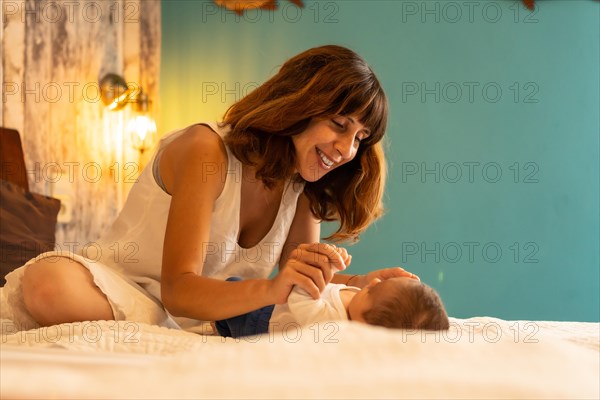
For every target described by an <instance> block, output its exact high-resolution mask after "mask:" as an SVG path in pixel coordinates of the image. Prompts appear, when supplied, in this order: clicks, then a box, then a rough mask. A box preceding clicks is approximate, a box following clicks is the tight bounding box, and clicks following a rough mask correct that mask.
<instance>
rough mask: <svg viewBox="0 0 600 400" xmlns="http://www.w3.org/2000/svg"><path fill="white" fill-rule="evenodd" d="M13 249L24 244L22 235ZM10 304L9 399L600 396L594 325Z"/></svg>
mask: <svg viewBox="0 0 600 400" xmlns="http://www.w3.org/2000/svg"><path fill="white" fill-rule="evenodd" d="M3 132H4V131H3ZM14 134H15V133H14V132H13V133H11V134H10V135H11V137H12V139H11V140H12V141H13V142H14V140H15V139H14ZM2 137H4V138H6V136H5V135H4V133H2ZM17 139H18V134H17ZM3 143H4V139H3ZM13 144H14V143H13ZM10 148H11V149H13V150H10V151H8V150H7V149H8V147H7V146H6V145H5V144H3V145H2V149H1V150H2V157H3V160H2V161H3V162H2V164H3V168H4V166H5V165H13V166H14V165H15V164H11V162H12V161H11V162H9V161H8V160H9V158H10V157H12V154H16V153H18V154H17V158H19V157H20V160H21V161H19V163H20V162H22V151H21V149H20V142H19V143H18V144H17V145H16V146H12V147H10ZM15 149H16V150H15ZM19 152H20V153H19ZM9 153H10V154H9ZM19 170H20V169H19V168H12V169H11V171H12V172H11V174H12V175H11V174H8V173H7V170H6V169H5V170H3V171H2V179H3V180H4V179H6V180H11V181H12V183H11V184H16V185H17V186H19V182H18V180H19V179H20V180H21V181H22V175H20V174H19V173H18V171H19ZM14 171H17V173H14ZM23 173H24V168H23ZM13 175H14V176H13ZM9 178H10V179H9ZM13 178H18V179H13ZM25 178H26V177H25ZM20 184H21V185H22V184H25V185H26V184H27V181H26V179H25V181H24V182H21V183H20ZM3 185H4V184H3ZM1 188H2V189H3V196H4V194H5V193H4V191H5V189H6V188H5V186H2V187H1ZM10 190H11V192H10V193H16V194H17V195H19V196H21V197H23V198H24V199H26V200H27V201H25V202H24V203H19V204H24V205H23V207H34V208H36V210H35V212H37V213H38V214H35V215H38V217H40V218H41V217H44V218H45V219H44V221H45V223H46V224H48V225H49V226H50V228H52V224H53V223H56V213H57V212H58V208H57V207H60V204H59V203H57V202H56V200H55V199H51V198H45V197H44V196H41V195H35V196H34V195H33V194H31V193H29V192H28V189H27V188H26V187H22V186H21V189H14V188H12V187H11V189H10ZM3 199H5V198H4V197H3ZM32 199H35V201H34V200H32ZM23 201H24V200H23ZM5 203H6V202H3V204H2V205H1V206H2V213H3V214H2V218H3V221H6V218H12V221H13V222H14V221H18V220H19V218H21V217H18V215H19V212H20V210H19V209H17V210H16V211H15V209H14V208H13V209H12V210H9V211H10V212H9V211H7V210H5V207H6V204H5ZM19 207H20V206H19ZM17 208H18V207H17ZM27 215H33V214H32V212H31V211H28V212H27ZM23 218H25V217H23ZM13 225H14V223H11V227H14V226H13ZM39 226H40V225H39V222H38V224H37V225H36V227H37V228H39ZM6 227H7V224H6V222H4V225H3V227H2V229H3V232H2V240H3V242H2V246H1V250H2V251H3V255H2V261H3V262H5V261H7V259H8V255H14V254H16V255H18V256H19V257H21V258H22V257H23V255H24V254H25V253H23V251H25V250H19V251H18V252H16V251H15V250H14V248H13V247H10V246H9V244H7V243H6V242H4V240H7V239H6V235H5V234H6V232H5V231H6V230H7V229H6ZM30 231H31V227H27V229H25V230H21V231H18V233H19V234H21V235H25V236H27V235H31V234H32V233H31V232H30ZM15 232H16V231H15V230H14V229H13V230H10V232H9V233H10V234H11V235H12V234H15ZM48 232H51V229H50V230H48V231H47V232H46V237H38V238H35V240H36V241H37V242H35V243H34V245H35V246H34V247H31V243H29V244H27V243H25V244H27V246H29V247H27V246H25V247H27V249H28V250H27V249H26V250H27V251H39V252H41V251H42V250H43V249H42V248H43V247H44V246H46V247H47V246H51V245H52V244H53V240H54V238H53V237H52V235H51V234H48ZM33 233H37V232H33ZM11 240H13V239H11ZM13 242H14V243H17V244H23V243H24V242H23V237H21V239H19V240H17V241H15V240H13ZM7 246H8V247H7ZM11 246H12V245H11ZM7 248H8V249H9V250H10V251H7V250H6V249H7ZM29 255H30V253H27V256H29ZM12 262H15V263H17V264H18V263H19V262H21V260H20V259H17V260H13V261H12ZM9 267H10V265H8V264H7V266H6V268H9ZM5 300H6V299H4V298H3V291H2V289H0V350H1V351H0V398H2V399H5V398H78V399H82V398H277V399H281V398H296V399H297V398H340V399H341V398H343V399H353V398H369V399H375V398H376V399H383V398H394V399H397V398H444V399H448V398H460V399H465V398H477V399H481V398H494V399H498V398H527V399H533V398H552V399H556V398H577V399H598V398H600V378H599V376H600V365H599V364H600V324H599V323H596V322H593V323H592V322H552V321H506V320H501V319H497V318H492V317H477V318H469V319H460V318H451V324H450V330H449V331H447V332H437V333H432V332H425V331H409V330H388V329H383V328H378V327H373V326H368V325H365V324H361V323H357V322H350V321H347V322H330V323H324V324H314V325H312V326H308V327H305V328H303V329H299V328H297V327H296V326H294V327H292V329H288V330H285V331H283V332H280V333H272V334H265V335H260V336H251V337H246V338H241V339H232V338H227V339H225V338H221V337H218V336H214V335H210V334H209V332H205V333H206V334H203V333H202V332H200V333H192V332H186V331H182V330H177V329H169V328H165V327H158V326H152V325H147V324H142V323H136V322H128V321H119V322H117V321H87V322H77V323H71V324H61V325H55V326H50V327H44V328H38V329H32V330H20V328H19V327H18V326H17V325H16V324H15V323H14V322H13V321H11V320H10V319H6V318H5V317H6V315H7V314H6V313H4V314H3V313H2V309H3V308H2V306H3V304H5V303H4V302H5Z"/></svg>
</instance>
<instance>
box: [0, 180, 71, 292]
mask: <svg viewBox="0 0 600 400" xmlns="http://www.w3.org/2000/svg"><path fill="white" fill-rule="evenodd" d="M59 210H60V200H58V199H54V198H52V197H47V196H43V195H40V194H36V193H31V192H28V191H25V190H24V189H23V188H21V187H19V186H17V185H15V184H13V183H11V182H7V181H3V180H0V285H4V283H5V280H4V277H5V276H6V274H7V273H9V272H10V271H12V270H13V269H15V268H17V267H20V266H21V265H23V264H25V263H26V262H27V261H28V260H30V259H31V258H33V257H35V256H37V255H38V254H41V253H43V252H45V251H49V250H52V249H54V243H55V229H56V216H57V215H58V211H59Z"/></svg>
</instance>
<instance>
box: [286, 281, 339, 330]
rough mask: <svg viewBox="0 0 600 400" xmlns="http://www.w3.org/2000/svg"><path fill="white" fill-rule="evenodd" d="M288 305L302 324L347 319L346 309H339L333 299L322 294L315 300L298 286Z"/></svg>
mask: <svg viewBox="0 0 600 400" xmlns="http://www.w3.org/2000/svg"><path fill="white" fill-rule="evenodd" d="M287 305H288V307H289V309H290V312H291V313H292V315H293V316H294V319H296V321H297V322H298V324H300V325H301V326H305V325H310V324H313V323H315V322H327V321H336V320H340V319H345V318H344V316H345V313H346V310H345V309H344V310H339V309H337V308H336V307H335V306H334V305H333V304H332V302H331V299H329V298H324V297H323V296H322V297H321V298H319V299H317V300H315V299H313V298H312V297H311V296H310V295H309V294H308V293H307V292H306V291H305V290H304V289H301V288H299V287H298V286H296V287H294V289H293V290H292V292H291V293H290V296H289V297H288V303H287Z"/></svg>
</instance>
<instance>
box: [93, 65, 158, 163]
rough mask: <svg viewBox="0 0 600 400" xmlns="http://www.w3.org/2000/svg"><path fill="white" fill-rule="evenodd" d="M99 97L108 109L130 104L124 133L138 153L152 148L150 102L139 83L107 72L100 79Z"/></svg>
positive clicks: (113, 109)
mask: <svg viewBox="0 0 600 400" xmlns="http://www.w3.org/2000/svg"><path fill="white" fill-rule="evenodd" d="M100 97H101V99H102V103H103V104H104V105H105V106H106V108H107V109H108V110H110V111H120V110H123V109H125V107H127V105H131V108H132V116H131V118H130V119H129V121H127V124H126V134H127V135H129V138H130V139H131V143H132V146H133V147H134V148H135V149H136V150H138V151H139V152H140V154H144V152H145V151H146V150H148V149H150V148H152V146H153V145H154V142H155V140H156V123H155V122H154V119H153V118H152V113H151V106H152V102H151V101H150V100H149V99H148V95H146V93H144V91H143V90H142V88H141V87H140V86H139V85H136V84H133V83H131V82H130V83H129V84H128V83H127V82H126V81H125V79H124V78H123V77H122V76H120V75H117V74H113V73H109V74H106V75H105V76H104V77H103V78H102V79H100Z"/></svg>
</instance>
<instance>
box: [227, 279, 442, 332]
mask: <svg viewBox="0 0 600 400" xmlns="http://www.w3.org/2000/svg"><path fill="white" fill-rule="evenodd" d="M229 280H239V278H230V279H229ZM340 320H351V321H358V322H363V323H367V324H370V325H377V326H383V327H386V328H398V329H424V330H446V329H448V328H449V322H448V315H447V314H446V310H445V308H444V305H443V303H442V301H441V299H440V297H439V295H438V294H437V293H436V291H435V290H433V289H432V288H431V287H429V286H427V285H426V284H424V283H422V282H421V281H419V280H418V279H412V278H391V279H387V280H384V281H382V280H380V279H373V280H372V281H371V282H370V283H369V284H368V285H367V286H365V287H364V288H363V289H359V288H356V287H352V286H346V285H342V284H334V283H330V284H328V285H327V286H326V287H325V290H324V291H323V293H321V297H320V298H319V299H317V300H315V299H313V298H312V297H311V296H310V295H309V294H308V293H307V292H306V291H304V290H302V289H299V288H298V287H295V288H294V289H293V290H292V292H291V293H290V296H289V297H288V302H287V303H286V304H280V305H274V306H273V305H272V306H267V307H263V308H260V309H258V310H255V311H252V312H250V313H248V314H244V315H240V316H237V317H233V318H228V319H225V320H221V321H217V322H216V323H215V327H216V329H217V332H218V333H219V334H220V335H221V336H231V337H240V336H248V335H256V334H261V333H267V332H275V331H281V330H285V329H287V328H288V327H289V326H290V324H295V326H307V325H311V324H313V323H318V322H327V321H340Z"/></svg>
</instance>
